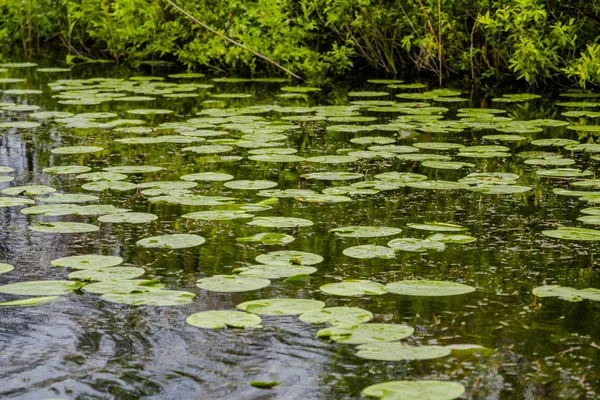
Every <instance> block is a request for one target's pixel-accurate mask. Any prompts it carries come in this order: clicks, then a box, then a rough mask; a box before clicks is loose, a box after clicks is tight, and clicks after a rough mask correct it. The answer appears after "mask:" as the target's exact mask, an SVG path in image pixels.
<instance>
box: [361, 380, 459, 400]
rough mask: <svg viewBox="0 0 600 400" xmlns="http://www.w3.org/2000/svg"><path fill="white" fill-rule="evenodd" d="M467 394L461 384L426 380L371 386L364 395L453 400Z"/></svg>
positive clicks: (391, 399)
mask: <svg viewBox="0 0 600 400" xmlns="http://www.w3.org/2000/svg"><path fill="white" fill-rule="evenodd" d="M464 392H465V387H464V386H463V385H461V384H460V383H455V382H445V381H435V380H424V381H389V382H383V383H378V384H376V385H371V386H368V387H366V388H364V389H363V391H362V393H363V394H364V395H365V396H368V397H377V398H379V399H382V400H399V399H413V400H452V399H456V398H458V397H460V396H462V394H463V393H464Z"/></svg>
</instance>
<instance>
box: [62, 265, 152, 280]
mask: <svg viewBox="0 0 600 400" xmlns="http://www.w3.org/2000/svg"><path fill="white" fill-rule="evenodd" d="M144 273H145V271H144V270H143V269H142V268H137V267H110V268H98V269H82V270H79V271H75V272H71V273H70V274H69V279H79V280H80V281H123V280H128V279H134V278H137V277H139V276H142V275H144Z"/></svg>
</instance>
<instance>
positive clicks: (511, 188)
mask: <svg viewBox="0 0 600 400" xmlns="http://www.w3.org/2000/svg"><path fill="white" fill-rule="evenodd" d="M467 190H470V191H471V192H477V193H482V194H495V195H499V194H517V193H525V192H529V191H530V190H532V188H531V187H529V186H518V185H505V186H500V185H489V186H486V185H482V186H475V187H470V188H468V189H467Z"/></svg>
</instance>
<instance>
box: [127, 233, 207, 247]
mask: <svg viewBox="0 0 600 400" xmlns="http://www.w3.org/2000/svg"><path fill="white" fill-rule="evenodd" d="M204 242H206V239H204V238H203V237H202V236H198V235H193V234H187V233H174V234H170V235H162V236H152V237H149V238H145V239H142V240H138V241H137V242H136V244H137V245H138V246H142V247H146V248H160V249H185V248H189V247H196V246H200V245H201V244H203V243H204Z"/></svg>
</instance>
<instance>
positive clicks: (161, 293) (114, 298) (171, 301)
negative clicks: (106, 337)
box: [101, 289, 196, 307]
mask: <svg viewBox="0 0 600 400" xmlns="http://www.w3.org/2000/svg"><path fill="white" fill-rule="evenodd" d="M101 297H102V299H103V300H106V301H110V302H112V303H121V304H129V305H132V306H141V305H144V306H163V307H164V306H177V305H182V304H188V303H191V302H192V301H194V298H195V297H196V295H195V294H194V293H190V292H184V291H180V290H161V289H153V290H149V291H147V292H133V293H128V294H117V293H107V294H103V295H102V296H101Z"/></svg>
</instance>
